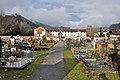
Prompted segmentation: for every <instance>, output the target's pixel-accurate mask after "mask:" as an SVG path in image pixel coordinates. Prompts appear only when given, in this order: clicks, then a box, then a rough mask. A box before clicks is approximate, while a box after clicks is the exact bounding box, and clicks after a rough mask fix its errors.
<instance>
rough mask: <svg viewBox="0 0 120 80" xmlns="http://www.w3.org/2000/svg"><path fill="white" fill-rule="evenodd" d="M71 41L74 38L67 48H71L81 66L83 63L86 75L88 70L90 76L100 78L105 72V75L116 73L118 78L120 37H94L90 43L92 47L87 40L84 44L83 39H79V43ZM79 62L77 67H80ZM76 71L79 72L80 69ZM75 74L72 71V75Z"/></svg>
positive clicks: (67, 44)
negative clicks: (80, 40)
mask: <svg viewBox="0 0 120 80" xmlns="http://www.w3.org/2000/svg"><path fill="white" fill-rule="evenodd" d="M95 39H96V40H95ZM71 41H73V40H70V41H67V43H66V48H67V49H68V50H71V53H72V55H73V56H74V57H75V58H76V60H77V61H79V62H80V63H78V64H79V66H80V65H81V64H82V65H83V70H84V69H85V70H84V71H83V73H85V74H84V75H86V72H87V73H88V74H89V76H90V77H91V76H92V77H94V76H96V77H97V78H98V76H100V74H102V73H105V75H110V74H112V73H114V75H116V78H117V79H118V77H117V76H118V74H119V70H120V69H119V61H120V60H119V56H120V51H119V49H120V42H119V39H116V40H115V39H113V38H111V39H104V38H101V37H100V38H94V39H93V40H91V42H90V44H89V46H91V47H88V43H87V42H86V43H85V44H84V43H83V41H82V42H79V41H78V42H79V43H77V44H76V43H74V44H73V42H72V43H71ZM74 42H75V40H74ZM78 44H79V46H78ZM76 45H77V46H76ZM81 62H82V63H81ZM78 64H76V65H77V68H79V67H78ZM82 65H81V66H82ZM75 67H76V66H75ZM75 71H76V70H74V72H73V73H75ZM76 72H79V70H78V71H76ZM76 74H77V73H76ZM73 75H74V74H72V73H71V76H73ZM78 75H79V73H78ZM84 77H85V76H84ZM112 77H113V76H112ZM91 79H92V78H91ZM114 79H115V76H114Z"/></svg>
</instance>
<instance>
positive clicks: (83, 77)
mask: <svg viewBox="0 0 120 80" xmlns="http://www.w3.org/2000/svg"><path fill="white" fill-rule="evenodd" d="M64 61H65V72H66V76H67V79H68V80H120V78H119V76H118V72H117V71H91V72H88V71H86V70H85V69H84V67H83V63H82V62H81V61H79V62H77V61H76V60H75V58H74V57H73V56H72V52H71V51H70V50H68V49H66V50H64ZM104 73H105V76H101V77H100V75H101V74H104ZM100 78H101V79H100Z"/></svg>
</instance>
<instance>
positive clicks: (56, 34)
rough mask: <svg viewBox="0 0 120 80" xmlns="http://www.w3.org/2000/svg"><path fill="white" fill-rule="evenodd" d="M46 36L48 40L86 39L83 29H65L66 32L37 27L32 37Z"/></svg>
mask: <svg viewBox="0 0 120 80" xmlns="http://www.w3.org/2000/svg"><path fill="white" fill-rule="evenodd" d="M43 35H46V36H47V39H48V40H51V39H52V40H59V39H61V38H62V39H65V38H75V37H86V30H85V29H67V30H46V29H45V28H42V27H38V28H35V29H34V37H40V38H41V37H42V36H43Z"/></svg>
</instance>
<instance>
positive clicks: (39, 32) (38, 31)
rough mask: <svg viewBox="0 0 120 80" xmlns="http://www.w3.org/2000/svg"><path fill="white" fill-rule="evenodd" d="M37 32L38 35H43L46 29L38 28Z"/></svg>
mask: <svg viewBox="0 0 120 80" xmlns="http://www.w3.org/2000/svg"><path fill="white" fill-rule="evenodd" d="M35 30H36V31H37V34H42V31H44V30H45V28H42V27H38V28H36V29H35Z"/></svg>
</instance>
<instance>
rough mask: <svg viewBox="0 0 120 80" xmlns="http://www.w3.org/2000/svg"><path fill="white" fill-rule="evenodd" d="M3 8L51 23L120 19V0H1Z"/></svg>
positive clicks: (100, 23) (100, 22) (104, 23)
mask: <svg viewBox="0 0 120 80" xmlns="http://www.w3.org/2000/svg"><path fill="white" fill-rule="evenodd" d="M0 10H1V11H4V12H5V13H6V14H15V13H17V14H20V15H22V16H24V17H25V18H27V19H30V20H31V21H33V22H34V21H37V22H41V23H44V24H47V25H51V26H67V27H71V28H86V27H87V25H92V26H93V27H109V26H110V25H111V24H115V23H119V22H120V0H0Z"/></svg>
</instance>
